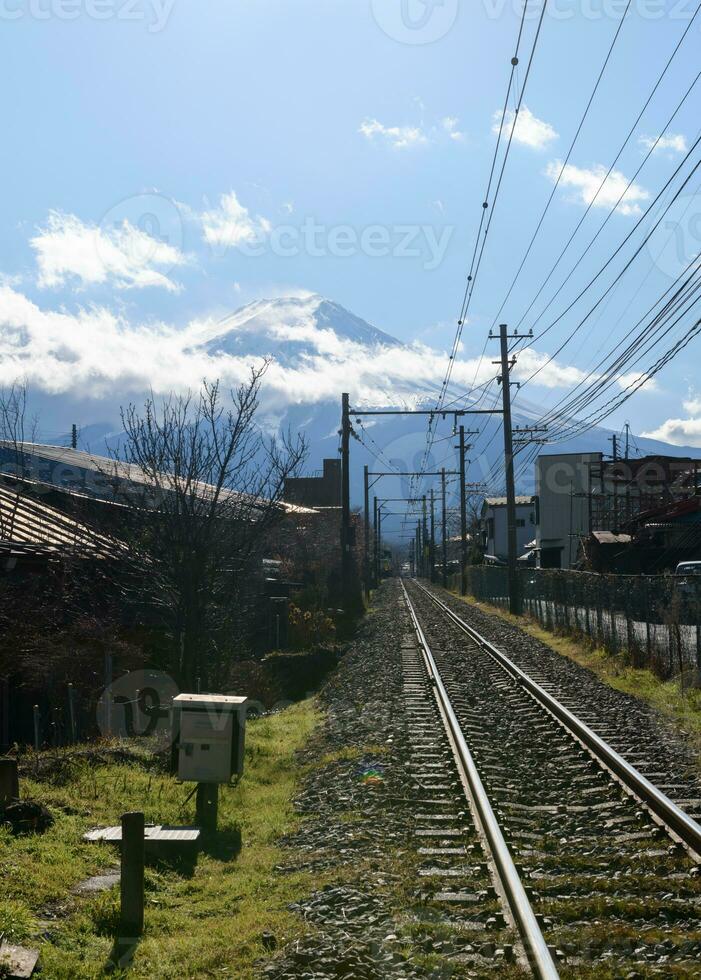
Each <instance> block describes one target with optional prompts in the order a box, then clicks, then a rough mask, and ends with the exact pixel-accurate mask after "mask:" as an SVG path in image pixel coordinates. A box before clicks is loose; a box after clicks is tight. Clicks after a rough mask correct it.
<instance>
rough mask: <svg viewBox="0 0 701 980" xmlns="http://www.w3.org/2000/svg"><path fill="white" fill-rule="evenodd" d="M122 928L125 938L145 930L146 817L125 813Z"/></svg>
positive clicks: (141, 814) (121, 881)
mask: <svg viewBox="0 0 701 980" xmlns="http://www.w3.org/2000/svg"><path fill="white" fill-rule="evenodd" d="M120 892H121V903H122V907H121V915H120V920H121V921H120V925H121V930H122V932H123V933H124V935H125V937H129V936H140V935H141V933H142V932H143V931H144V815H143V813H124V814H122V874H121V879H120Z"/></svg>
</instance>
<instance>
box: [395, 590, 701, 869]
mask: <svg viewBox="0 0 701 980" xmlns="http://www.w3.org/2000/svg"><path fill="white" fill-rule="evenodd" d="M414 581H415V584H416V586H417V587H418V588H419V589H420V590H421V591H422V592H423V593H424V594H425V595H427V596H428V597H429V598H430V599H432V600H433V602H434V603H435V604H436V605H437V606H438V607H439V608H440V609H442V610H443V612H445V613H446V615H447V616H448V618H449V619H450V620H451V621H452V622H453V623H454V624H455V625H456V626H457V627H458V628H459V629H461V630H462V631H463V632H464V633H466V634H467V635H468V636H469V637H470V639H471V640H473V642H474V643H476V644H477V645H478V646H479V647H481V648H482V649H483V650H484V651H485V652H486V653H488V654H489V655H490V656H491V657H492V658H493V659H494V660H495V661H496V662H497V663H498V664H499V665H500V666H501V667H502V668H503V669H504V670H505V671H506V672H507V673H508V674H510V675H511V676H512V677H513V678H514V680H516V681H518V683H520V684H521V685H522V686H523V687H524V688H525V689H526V690H527V691H528V692H529V693H530V694H531V695H532V696H533V697H534V698H535V700H536V701H538V702H539V703H540V704H541V705H542V706H543V707H544V708H547V710H548V711H550V712H551V714H553V715H554V716H555V718H557V720H558V721H559V722H560V723H561V724H562V725H563V726H564V727H565V728H566V729H567V730H568V731H569V732H570V734H571V735H574V736H575V737H576V738H577V739H579V741H580V742H581V743H582V744H583V745H584V746H585V747H586V748H587V749H588V750H589V751H590V752H591V754H592V755H593V756H594V758H595V759H596V760H597V761H598V762H599V763H600V764H601V765H603V766H604V767H605V768H606V769H608V770H609V771H610V772H612V773H613V774H614V775H615V776H616V777H617V778H618V779H619V780H620V782H621V783H622V784H623V785H624V786H625V787H626V788H627V789H628V790H630V791H631V792H632V793H633V794H634V795H635V796H636V797H637V798H638V799H639V800H640V801H641V803H643V804H645V806H647V807H648V808H649V809H650V810H651V811H652V813H653V814H654V815H655V816H656V817H657V818H658V819H659V820H660V821H661V822H662V823H663V824H664V826H665V827H666V828H667V829H668V830H671V831H672V832H673V833H674V834H675V835H676V836H677V837H678V838H679V839H680V840H681V841H682V842H683V843H684V844H686V845H687V847H689V848H690V849H691V850H692V851H693V852H694V855H695V856H696V857H697V858H701V825H699V824H698V823H697V822H696V821H695V820H694V819H693V818H692V817H690V816H689V815H688V813H685V812H684V811H683V810H682V809H681V808H680V807H678V806H677V805H676V803H674V802H673V801H672V800H670V798H669V797H668V796H666V795H665V794H664V793H663V792H662V791H661V790H659V789H658V788H657V787H656V786H655V785H654V783H651V782H650V780H649V779H646V777H645V776H643V774H642V773H641V772H639V771H638V770H637V769H636V768H635V766H632V765H631V764H630V763H629V762H627V761H626V760H625V759H624V758H623V756H622V755H619V753H618V752H616V750H615V749H613V748H612V747H611V746H610V745H609V744H608V743H607V742H605V741H604V739H603V738H601V737H600V736H599V735H597V734H596V732H595V731H593V730H592V729H591V728H589V726H588V725H586V724H585V723H584V722H583V721H581V720H580V719H579V718H578V717H577V716H576V715H575V714H573V713H572V712H571V711H570V710H569V709H568V708H566V707H565V706H564V705H563V704H561V703H560V702H559V701H558V700H557V698H555V697H553V695H552V694H549V693H548V692H547V691H546V690H545V689H544V688H543V687H541V686H540V684H538V683H537V682H536V681H534V680H533V679H532V678H531V677H529V676H528V674H526V673H525V671H523V670H521V668H520V667H518V666H517V665H516V664H515V663H514V662H513V661H512V660H510V659H509V657H507V656H506V654H505V653H502V651H501V650H499V649H498V647H496V646H494V644H493V643H490V642H489V640H486V639H485V638H484V637H483V636H482V635H481V634H480V633H478V632H477V630H476V629H474V627H472V626H470V625H469V624H468V623H466V622H465V621H464V620H463V619H461V618H460V616H458V614H457V613H456V612H453V610H452V609H451V608H450V607H449V606H447V605H446V604H445V603H444V602H443V601H442V600H441V599H439V598H438V596H436V595H434V593H433V592H431V591H430V590H429V589H427V588H426V587H425V586H423V585H421V584H420V583H419V582H416V580H414Z"/></svg>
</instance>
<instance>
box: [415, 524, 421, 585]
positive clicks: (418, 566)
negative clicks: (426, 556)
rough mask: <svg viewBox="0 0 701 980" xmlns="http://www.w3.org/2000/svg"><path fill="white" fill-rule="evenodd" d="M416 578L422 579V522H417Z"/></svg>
mask: <svg viewBox="0 0 701 980" xmlns="http://www.w3.org/2000/svg"><path fill="white" fill-rule="evenodd" d="M414 551H415V553H416V577H417V578H421V521H417V522H416V547H415V549H414Z"/></svg>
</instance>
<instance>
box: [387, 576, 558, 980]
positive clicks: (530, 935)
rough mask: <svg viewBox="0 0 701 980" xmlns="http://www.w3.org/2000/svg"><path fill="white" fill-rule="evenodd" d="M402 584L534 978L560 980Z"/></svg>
mask: <svg viewBox="0 0 701 980" xmlns="http://www.w3.org/2000/svg"><path fill="white" fill-rule="evenodd" d="M400 583H401V586H402V591H403V593H404V600H405V602H406V604H407V608H408V610H409V615H410V616H411V621H412V623H413V626H414V631H415V633H416V636H417V639H418V641H419V645H420V647H421V649H422V651H423V653H424V657H425V659H426V662H427V666H428V670H429V675H430V677H431V681H432V684H433V685H434V687H435V691H436V697H437V699H438V702H439V706H440V708H441V710H442V712H443V714H444V716H445V718H446V720H447V723H448V727H449V734H450V737H451V739H452V740H453V743H454V745H455V747H456V749H457V752H458V756H459V763H460V765H461V767H462V770H463V775H464V777H465V779H466V781H467V784H468V786H469V788H470V792H471V794H472V798H473V800H474V803H475V806H476V809H477V816H478V818H479V820H480V822H481V824H482V829H483V830H484V833H485V836H486V838H487V841H488V843H489V847H490V849H491V852H492V857H493V859H494V864H495V865H496V869H497V873H498V875H499V880H500V882H501V886H502V888H503V890H504V893H505V895H506V898H507V901H508V903H509V908H510V909H511V914H512V915H513V917H514V920H515V922H516V925H517V928H518V931H519V934H520V937H521V940H522V942H523V946H524V949H525V952H526V956H527V957H528V960H529V963H530V966H531V969H532V970H533V974H534V976H536V977H538V978H539V980H557V978H559V976H560V974H559V972H558V969H557V966H556V965H555V961H554V960H553V958H552V954H551V953H550V950H549V948H548V944H547V943H546V941H545V937H544V936H543V933H542V932H541V929H540V926H539V924H538V920H537V919H536V916H535V912H534V911H533V908H532V906H531V903H530V901H529V899H528V896H527V894H526V891H525V889H524V887H523V884H522V882H521V878H520V877H519V873H518V871H517V870H516V865H515V864H514V862H513V859H512V857H511V853H510V852H509V848H508V847H507V844H506V841H505V840H504V835H503V834H502V832H501V828H500V826H499V823H498V821H497V818H496V816H495V815H494V811H493V809H492V806H491V803H490V802H489V798H488V796H487V793H486V790H485V788H484V785H483V783H482V780H481V778H480V775H479V772H478V771H477V766H476V765H475V762H474V759H473V758H472V753H471V752H470V749H469V746H468V744H467V741H466V740H465V736H464V735H463V732H462V729H461V727H460V723H459V721H458V719H457V716H456V715H455V712H454V710H453V706H452V704H451V701H450V696H449V694H448V692H447V691H446V689H445V686H444V684H443V681H442V679H441V675H440V671H439V670H438V666H437V664H436V661H435V659H434V657H433V654H432V652H431V648H430V647H429V645H428V641H427V639H426V637H425V635H424V632H423V630H422V629H421V624H420V623H419V620H418V617H417V615H416V611H415V610H414V606H413V604H412V602H411V599H410V598H409V593H408V592H407V590H406V587H405V585H404V582H403V581H401V579H400Z"/></svg>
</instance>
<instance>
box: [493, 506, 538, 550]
mask: <svg viewBox="0 0 701 980" xmlns="http://www.w3.org/2000/svg"><path fill="white" fill-rule="evenodd" d="M481 519H482V529H483V534H484V550H485V555H486V556H492V557H493V558H498V559H500V560H503V561H506V558H507V554H508V550H509V548H508V529H507V521H506V497H485V499H484V503H483V504H482V514H481ZM535 524H536V499H535V497H516V551H517V556H519V555H522V554H523V553H524V552H525V551H526V550H527V548H526V546H527V545H528V544H529V542H530V541H531V540H532V539H533V534H534V532H535Z"/></svg>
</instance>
